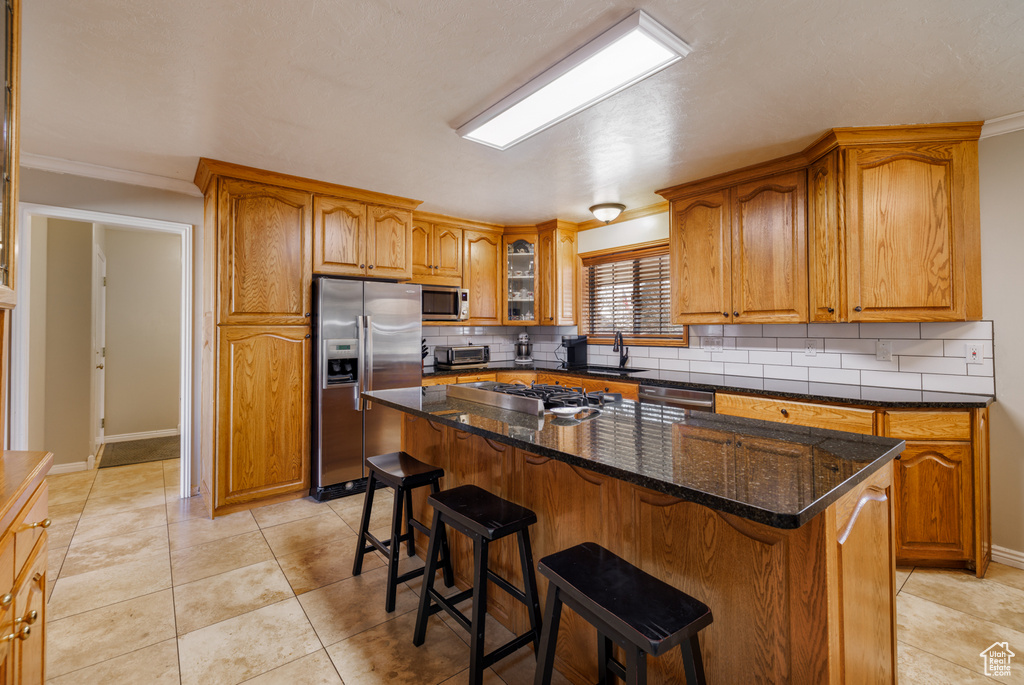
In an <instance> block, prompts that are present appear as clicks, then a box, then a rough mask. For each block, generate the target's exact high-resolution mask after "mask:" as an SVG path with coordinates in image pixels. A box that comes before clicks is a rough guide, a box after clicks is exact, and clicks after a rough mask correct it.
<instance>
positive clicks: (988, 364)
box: [967, 359, 996, 376]
mask: <svg viewBox="0 0 1024 685" xmlns="http://www.w3.org/2000/svg"><path fill="white" fill-rule="evenodd" d="M995 373H996V370H995V364H994V363H993V362H992V360H991V359H985V360H983V361H982V362H981V363H980V364H968V365H967V375H968V376H994V375H995Z"/></svg>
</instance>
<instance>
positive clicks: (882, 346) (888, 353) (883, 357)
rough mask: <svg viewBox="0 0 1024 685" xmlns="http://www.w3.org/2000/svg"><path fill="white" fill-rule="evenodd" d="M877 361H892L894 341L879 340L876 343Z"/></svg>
mask: <svg viewBox="0 0 1024 685" xmlns="http://www.w3.org/2000/svg"><path fill="white" fill-rule="evenodd" d="M875 359H876V360H877V361H880V362H891V361H892V341H891V340H879V341H878V342H876V343H875Z"/></svg>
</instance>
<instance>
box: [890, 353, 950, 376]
mask: <svg viewBox="0 0 1024 685" xmlns="http://www.w3.org/2000/svg"><path fill="white" fill-rule="evenodd" d="M899 360H900V361H899V364H900V372H906V371H910V372H914V373H948V374H953V375H957V376H966V375H967V362H965V361H964V359H963V357H959V358H957V357H906V356H902V355H901V356H900V357H899Z"/></svg>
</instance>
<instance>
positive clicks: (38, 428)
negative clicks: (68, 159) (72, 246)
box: [20, 216, 47, 450]
mask: <svg viewBox="0 0 1024 685" xmlns="http://www.w3.org/2000/svg"><path fill="white" fill-rule="evenodd" d="M20 230H22V231H31V233H32V235H31V240H32V246H33V249H32V266H31V281H30V283H29V289H30V290H31V291H32V292H33V293H34V294H35V297H33V298H32V299H31V303H30V305H29V306H30V311H29V339H30V340H42V341H45V340H46V243H47V240H46V238H47V229H46V218H45V217H39V216H35V217H32V223H31V224H30V225H29V226H23V227H21V228H20ZM36 350H37V351H39V352H41V354H37V353H32V354H30V355H29V369H28V405H29V406H28V448H29V449H30V450H42V449H44V448H45V446H46V346H45V343H41V344H40V345H38V346H37V347H36Z"/></svg>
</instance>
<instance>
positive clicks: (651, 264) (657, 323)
mask: <svg viewBox="0 0 1024 685" xmlns="http://www.w3.org/2000/svg"><path fill="white" fill-rule="evenodd" d="M669 273H670V270H669V260H668V245H665V244H659V245H657V246H655V247H647V248H643V249H637V250H630V251H618V252H615V253H612V254H602V255H591V256H584V258H583V307H582V315H581V317H580V333H582V334H586V335H587V336H588V337H589V338H590V339H591V341H592V342H599V343H610V342H611V340H612V338H613V336H614V335H615V333H616V332H617V331H618V332H621V333H622V335H623V337H624V338H625V339H626V342H627V343H635V344H638V345H673V346H680V347H683V346H685V345H686V343H687V332H686V326H684V325H681V324H673V323H672V316H671V308H670V296H671V288H672V286H671V283H670V279H669Z"/></svg>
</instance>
